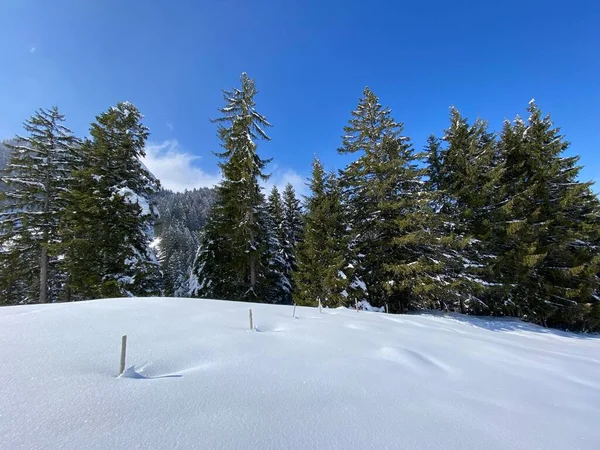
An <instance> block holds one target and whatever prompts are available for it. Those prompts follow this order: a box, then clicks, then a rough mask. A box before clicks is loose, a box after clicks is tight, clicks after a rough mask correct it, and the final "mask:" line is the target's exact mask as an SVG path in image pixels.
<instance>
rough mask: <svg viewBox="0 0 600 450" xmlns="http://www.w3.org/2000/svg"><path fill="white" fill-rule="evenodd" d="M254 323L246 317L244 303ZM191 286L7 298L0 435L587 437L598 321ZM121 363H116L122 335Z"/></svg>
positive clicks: (35, 443)
mask: <svg viewBox="0 0 600 450" xmlns="http://www.w3.org/2000/svg"><path fill="white" fill-rule="evenodd" d="M249 307H251V308H252V310H253V316H254V323H255V325H256V327H257V331H255V332H252V331H249V330H248V308H249ZM296 315H297V318H296V319H293V318H292V307H288V306H273V305H257V304H247V303H235V302H225V301H209V300H192V299H160V298H154V299H150V298H145V299H133V298H131V299H117V300H101V301H92V302H82V303H71V304H56V305H44V306H39V305H32V306H20V307H6V308H1V309H0V361H2V369H3V370H2V371H0V398H2V404H3V407H2V411H1V412H0V436H2V444H1V446H2V447H3V448H72V449H76V448H90V449H104V448H123V449H128V448H164V449H175V448H182V449H183V448H186V449H187V448H190V449H191V448H211V449H219V448H223V449H225V448H227V449H238V448H257V449H275V448H297V449H306V448H327V449H333V448H337V449H351V448H356V449H367V448H373V449H384V448H419V449H429V448H431V449H434V448H455V449H466V448H472V449H480V448H486V449H487V450H490V449H507V448H511V449H512V448H514V449H521V448H522V449H531V448H540V449H541V448H544V449H564V448H579V449H594V448H597V444H598V442H600V428H599V427H598V426H597V425H598V423H599V421H600V378H599V376H598V374H599V373H600V339H598V338H597V337H588V336H582V335H575V334H569V333H563V332H558V331H553V330H548V329H542V328H539V327H536V326H533V325H529V324H524V323H522V322H519V321H516V320H483V319H477V318H467V317H460V316H451V317H443V316H436V315H412V316H397V315H387V314H381V313H369V312H363V311H361V312H360V313H357V312H355V311H352V310H344V309H335V310H323V313H322V314H320V313H319V311H318V310H317V309H313V308H297V310H296ZM122 334H127V335H128V343H129V344H128V345H129V347H128V356H127V360H128V367H131V366H133V365H135V368H131V369H130V370H129V371H128V376H129V377H131V378H116V377H115V375H116V372H117V369H118V365H119V350H120V342H121V335H122Z"/></svg>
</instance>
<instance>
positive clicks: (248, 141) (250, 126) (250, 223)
mask: <svg viewBox="0 0 600 450" xmlns="http://www.w3.org/2000/svg"><path fill="white" fill-rule="evenodd" d="M256 93H257V90H256V86H255V83H254V80H252V79H250V78H249V77H248V75H246V74H245V73H243V74H242V76H241V87H240V88H239V89H238V88H234V89H232V90H231V91H224V98H225V106H224V107H223V108H221V114H222V116H221V117H219V118H218V119H216V120H214V122H215V123H217V124H218V134H219V137H220V139H221V145H222V147H223V149H224V150H223V152H221V153H218V154H217V155H218V156H219V157H220V158H221V159H222V162H221V163H220V164H219V167H220V168H221V170H222V173H223V181H222V182H221V183H220V184H219V186H218V187H217V200H216V203H215V205H214V207H213V209H212V212H211V218H210V220H209V222H208V224H207V227H206V229H205V230H204V233H203V238H202V241H201V243H200V249H199V251H198V255H197V258H196V261H195V263H194V268H193V270H192V279H191V280H190V288H191V294H192V295H197V296H203V297H204V296H212V297H216V298H229V299H235V300H262V298H261V295H262V294H263V293H264V291H265V290H266V289H265V288H266V285H267V281H266V274H267V272H268V268H267V267H264V265H263V263H262V261H263V256H264V255H265V253H266V248H267V245H268V239H267V230H265V229H264V224H265V223H266V220H265V218H264V217H261V215H262V214H265V211H264V208H263V203H264V198H263V195H262V192H261V188H260V183H259V182H260V180H263V181H266V180H267V179H268V178H269V176H268V175H267V174H266V173H265V172H264V170H265V167H266V165H267V164H268V162H269V160H264V159H262V158H260V156H259V155H258V153H257V144H256V143H255V142H254V141H255V140H257V139H263V140H269V139H270V138H269V137H268V136H267V134H266V133H265V131H264V130H263V128H264V127H269V126H271V124H270V123H269V122H268V121H267V119H266V118H265V117H264V116H263V115H261V114H260V113H258V111H257V110H256V108H255V106H256V102H255V99H254V97H255V96H256Z"/></svg>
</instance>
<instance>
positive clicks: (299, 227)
mask: <svg viewBox="0 0 600 450" xmlns="http://www.w3.org/2000/svg"><path fill="white" fill-rule="evenodd" d="M303 223H304V221H303V216H302V207H301V206H300V200H298V199H297V198H296V192H295V191H294V188H293V187H292V185H291V184H289V183H288V184H287V185H286V186H285V189H284V191H283V235H284V241H283V259H284V260H285V275H286V277H287V278H288V280H290V282H291V287H292V290H293V289H294V282H293V278H292V273H293V272H294V270H296V267H297V252H298V246H299V245H300V243H301V242H302V237H303Z"/></svg>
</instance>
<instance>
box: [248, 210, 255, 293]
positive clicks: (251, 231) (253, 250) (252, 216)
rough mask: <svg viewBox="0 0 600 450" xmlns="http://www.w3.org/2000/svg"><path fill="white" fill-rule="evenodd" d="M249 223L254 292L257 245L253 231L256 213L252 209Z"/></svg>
mask: <svg viewBox="0 0 600 450" xmlns="http://www.w3.org/2000/svg"><path fill="white" fill-rule="evenodd" d="M248 222H249V223H250V245H251V246H252V249H251V250H250V251H251V252H252V253H251V254H250V289H252V290H254V286H256V243H255V242H254V230H253V229H252V227H253V226H254V211H252V209H250V214H249V215H248Z"/></svg>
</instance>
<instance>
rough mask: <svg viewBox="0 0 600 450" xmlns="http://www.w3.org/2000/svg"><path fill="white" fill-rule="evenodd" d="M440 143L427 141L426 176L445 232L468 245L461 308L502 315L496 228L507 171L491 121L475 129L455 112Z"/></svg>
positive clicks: (476, 124)
mask: <svg viewBox="0 0 600 450" xmlns="http://www.w3.org/2000/svg"><path fill="white" fill-rule="evenodd" d="M442 141H443V142H444V144H445V145H444V146H442V145H441V144H440V142H439V141H438V140H436V139H435V138H433V137H432V138H430V140H429V145H428V158H427V160H428V163H429V166H428V177H429V183H430V186H431V188H432V189H434V190H435V191H436V192H437V194H438V198H439V200H440V202H441V203H440V204H439V211H440V212H441V213H442V214H444V215H446V217H447V223H448V224H450V226H447V227H446V230H445V232H446V233H451V234H453V235H459V236H462V237H463V238H464V239H466V240H467V242H468V244H467V245H465V246H464V248H463V249H462V250H461V252H460V258H461V260H462V264H463V266H464V270H463V275H462V276H463V279H464V280H465V284H464V285H463V288H464V289H465V291H464V292H463V295H462V297H463V298H464V300H465V302H463V303H461V308H460V309H461V311H462V312H467V311H470V312H474V313H480V314H502V313H504V303H503V301H502V299H501V292H499V290H498V287H499V283H497V279H496V276H495V275H494V273H493V271H492V269H491V264H493V262H494V261H495V258H496V254H495V252H496V248H495V246H494V244H493V239H494V235H493V228H494V221H495V220H496V214H495V211H496V209H497V207H498V204H499V202H500V187H501V186H500V177H501V174H502V170H503V167H502V158H501V155H500V154H499V151H498V145H497V141H496V137H495V134H494V133H492V132H489V131H488V124H487V122H485V121H483V120H481V119H477V120H476V121H475V122H474V123H473V124H472V125H471V124H469V122H468V120H467V119H466V118H465V117H463V116H462V115H461V114H460V113H459V112H458V110H456V109H455V108H451V110H450V126H449V127H448V128H447V129H446V130H445V131H444V136H443V137H442ZM466 281H470V283H466Z"/></svg>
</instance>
